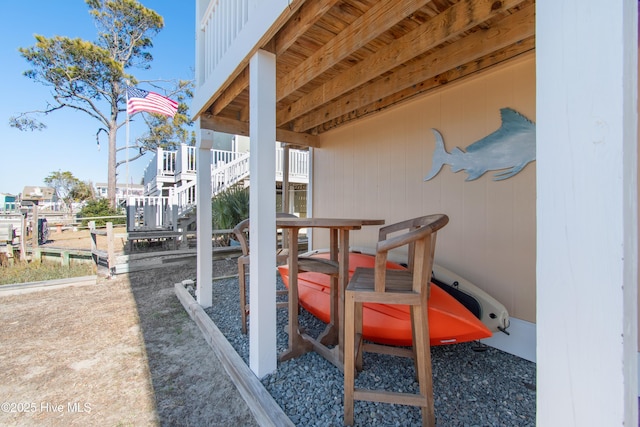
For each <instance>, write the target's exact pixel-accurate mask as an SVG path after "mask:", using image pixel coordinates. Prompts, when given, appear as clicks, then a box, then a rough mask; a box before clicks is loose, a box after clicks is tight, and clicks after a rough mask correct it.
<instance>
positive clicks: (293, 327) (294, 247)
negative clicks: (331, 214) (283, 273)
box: [279, 228, 312, 362]
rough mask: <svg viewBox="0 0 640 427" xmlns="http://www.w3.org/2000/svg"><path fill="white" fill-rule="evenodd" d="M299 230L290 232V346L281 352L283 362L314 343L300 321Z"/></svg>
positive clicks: (303, 351) (307, 349)
mask: <svg viewBox="0 0 640 427" xmlns="http://www.w3.org/2000/svg"><path fill="white" fill-rule="evenodd" d="M298 231H299V230H298V229H297V228H292V229H291V230H290V232H289V260H288V262H289V301H288V303H289V322H288V331H289V346H288V348H287V349H286V350H285V351H284V352H283V353H281V354H280V356H279V360H280V361H281V362H283V361H285V360H289V359H291V358H293V357H298V356H300V355H302V354H304V353H307V352H308V351H310V350H311V349H312V345H311V344H310V343H309V342H308V341H306V340H304V339H303V337H302V335H301V334H300V330H299V323H298Z"/></svg>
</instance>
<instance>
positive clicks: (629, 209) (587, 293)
mask: <svg viewBox="0 0 640 427" xmlns="http://www.w3.org/2000/svg"><path fill="white" fill-rule="evenodd" d="M352 3H353V2H351V1H348V0H317V1H313V0H307V1H290V0H196V10H197V21H196V28H197V32H196V44H197V46H196V52H198V56H197V58H196V89H195V96H194V99H193V103H192V112H193V114H194V116H195V118H196V119H197V123H199V126H200V128H201V129H203V131H202V132H201V134H200V135H199V139H198V144H197V150H198V152H199V153H206V152H207V151H208V150H210V149H211V148H212V147H213V145H214V144H215V139H216V138H215V136H213V135H212V134H213V132H211V131H214V130H215V131H217V132H226V133H233V134H241V135H249V134H251V141H250V145H251V153H252V156H253V159H252V163H251V176H252V179H254V178H255V179H256V181H257V183H258V185H256V188H252V199H251V200H252V207H251V214H252V217H251V218H252V219H251V222H252V225H253V224H254V222H255V223H256V224H258V223H259V225H257V226H256V229H259V230H260V232H261V233H275V216H274V217H271V212H272V211H273V212H275V206H274V202H273V199H274V198H273V197H271V194H270V190H269V188H268V187H263V186H260V183H261V182H263V181H264V182H268V180H269V179H270V176H271V174H272V171H273V167H274V165H273V161H274V160H273V159H274V156H273V148H272V147H273V146H274V144H273V143H274V142H275V141H276V140H277V141H282V142H286V143H289V144H294V145H299V146H307V147H310V151H311V170H312V172H311V175H310V194H311V196H310V197H311V198H310V201H309V202H310V206H311V210H310V211H309V212H308V216H316V217H323V216H331V217H349V216H354V217H363V216H366V217H371V218H384V219H385V220H386V222H387V223H393V222H396V221H399V220H401V219H405V218H409V217H413V216H418V215H423V214H428V213H436V212H442V213H446V214H447V215H449V217H450V219H451V222H450V224H449V225H448V226H447V227H446V228H445V229H444V230H443V231H442V232H441V234H440V235H439V237H438V239H439V240H438V248H437V251H436V262H438V263H439V264H442V265H443V266H445V267H447V268H449V269H450V270H453V271H455V272H457V273H459V274H460V275H461V276H463V277H465V278H468V279H469V280H471V281H472V282H474V283H476V284H477V285H479V286H480V287H482V288H483V289H485V290H486V291H487V292H489V293H490V294H491V295H493V296H494V297H495V298H497V299H498V300H500V301H501V302H502V303H504V304H505V305H506V307H507V309H508V310H509V312H510V314H511V316H512V317H513V325H512V328H511V335H510V336H509V337H504V336H501V337H496V338H495V339H492V340H490V341H489V344H491V345H495V346H497V347H499V348H502V349H504V350H506V351H510V352H513V353H514V354H517V355H520V356H522V357H526V358H528V359H530V360H534V361H536V362H537V369H538V378H537V408H538V409H537V417H538V418H537V423H538V425H633V424H634V423H637V394H638V378H637V375H638V353H637V350H638V345H637V341H638V336H637V335H638V316H637V306H638V302H637V298H638V292H637V289H638V274H637V261H638V250H637V241H638V215H637V199H638V187H639V186H638V182H637V179H638V178H637V159H638V134H637V121H638V117H637V114H638V110H637V98H638V94H637V90H638V73H637V69H638V66H637V58H638V42H637V37H638V31H637V14H638V11H637V9H638V4H637V1H636V0H624V1H621V2H609V3H606V4H605V3H603V2H601V1H596V0H585V1H581V2H570V3H562V5H560V4H558V3H557V2H538V3H536V2H534V1H533V0H509V1H503V2H494V1H484V0H461V1H449V2H429V1H423V2H407V1H402V0H389V1H385V2H358V7H355V6H354V5H353V4H352ZM232 6H233V7H232ZM227 21H228V22H227ZM231 23H233V25H231ZM220 28H222V29H223V30H222V31H220ZM216 31H218V32H216ZM222 33H224V34H222ZM216 34H218V35H220V37H218V36H216ZM249 99H251V103H249V102H248V100H249ZM505 107H509V108H512V109H515V110H516V111H518V112H519V113H521V114H522V115H524V116H526V117H527V118H528V119H529V120H531V121H533V122H536V131H535V132H536V137H535V142H536V158H537V160H536V162H535V163H531V164H528V165H527V166H526V167H524V169H522V171H521V172H519V173H517V174H516V175H514V176H512V177H510V178H509V179H506V180H502V181H494V180H493V179H492V178H493V173H495V172H493V171H490V172H488V173H486V174H484V175H483V176H481V177H479V178H478V179H476V180H473V181H465V178H466V177H467V174H465V173H464V172H458V173H454V172H453V171H452V170H451V168H450V167H449V166H446V165H445V167H444V168H443V169H442V170H441V171H440V173H439V174H438V175H437V176H434V177H432V178H431V179H429V180H428V181H424V177H425V176H426V175H427V174H428V172H429V171H430V169H431V167H432V163H433V161H434V154H433V153H434V151H435V150H436V142H435V137H434V134H433V133H432V130H431V129H432V128H434V129H437V130H438V131H439V132H440V133H441V134H442V135H443V139H444V144H445V148H446V150H447V151H448V152H450V153H451V152H452V150H453V149H454V147H460V148H462V149H463V150H464V149H465V148H467V147H468V146H469V145H471V144H472V143H474V142H476V141H478V140H480V139H482V138H484V137H485V136H487V135H489V134H491V133H492V132H494V131H495V130H497V129H498V128H499V127H500V126H501V119H500V110H501V109H502V108H505ZM249 118H250V119H249ZM203 155H204V154H203ZM456 155H459V156H462V155H463V152H462V151H461V152H456ZM493 158H495V156H494V157H493ZM513 166H514V167H515V166H522V165H513ZM469 168H470V166H469ZM197 174H198V176H199V179H200V178H202V179H203V180H206V179H207V178H208V174H210V169H209V170H208V169H207V168H204V167H198V169H197ZM254 191H255V192H254ZM207 196H208V194H205V193H204V192H203V193H202V194H200V193H199V194H198V197H199V198H202V200H205V199H204V198H205V197H207ZM254 204H255V206H254ZM198 208H199V209H198V221H199V223H198V233H199V235H201V236H204V237H206V236H208V235H210V231H211V230H210V225H208V224H207V222H209V223H210V215H211V212H210V206H207V205H206V204H204V203H202V204H199V205H198ZM256 212H260V213H261V216H260V217H258V214H257V213H256ZM253 215H256V217H254V216H253ZM274 215H275V214H274ZM254 220H255V221H254ZM352 236H353V237H352V241H351V244H352V245H353V246H365V247H371V246H373V245H374V244H375V241H376V238H377V236H376V230H375V229H373V228H371V229H363V230H361V231H359V232H357V233H352ZM312 244H313V246H314V248H319V247H323V246H326V245H327V239H326V236H325V235H323V234H320V233H314V235H313V240H312ZM207 246H208V245H203V246H202V247H199V248H198V251H199V252H198V278H197V280H198V302H199V303H200V304H202V305H203V306H209V305H211V304H212V301H211V293H210V287H211V280H210V274H209V273H210V259H211V253H210V250H211V248H208V247H207ZM273 259H274V257H272V256H271V257H267V260H262V259H261V258H260V254H255V253H253V252H252V261H251V265H252V268H253V266H254V265H256V263H258V264H260V265H264V264H263V263H272V262H273ZM256 268H258V267H256ZM256 271H257V270H256ZM264 271H268V270H264ZM258 281H260V286H268V287H275V283H274V279H273V278H270V277H266V276H265V277H259V278H257V280H255V278H254V281H253V282H252V284H251V286H252V287H253V286H258ZM266 303H268V302H266ZM266 303H265V304H266ZM272 320H273V319H270V318H266V319H262V318H261V319H259V321H258V322H252V323H251V327H252V328H255V329H252V331H254V332H260V331H259V330H258V328H264V330H265V332H267V335H269V334H270V333H271V331H270V330H269V328H272V327H273V328H275V321H272ZM256 335H258V334H255V333H253V334H251V339H252V340H253V339H254V337H255V336H256ZM253 344H254V341H252V346H251V352H252V357H251V358H250V359H251V368H252V369H253V370H254V372H256V374H257V375H258V376H264V375H266V374H267V373H269V372H270V371H272V370H273V369H275V368H276V355H275V343H274V344H273V345H274V347H270V346H269V345H266V344H264V343H262V342H261V344H260V345H253ZM256 354H257V356H256ZM254 356H255V357H254Z"/></svg>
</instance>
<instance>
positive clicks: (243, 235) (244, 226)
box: [233, 212, 297, 256]
mask: <svg viewBox="0 0 640 427" xmlns="http://www.w3.org/2000/svg"><path fill="white" fill-rule="evenodd" d="M276 218H297V216H296V215H294V214H290V213H285V212H277V213H276ZM233 234H235V235H236V240H238V242H239V243H240V247H241V248H242V255H243V256H247V255H249V238H248V236H249V218H247V219H245V220H242V221H240V222H239V223H238V224H236V226H235V227H234V228H233Z"/></svg>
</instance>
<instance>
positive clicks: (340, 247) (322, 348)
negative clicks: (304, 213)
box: [276, 218, 384, 370]
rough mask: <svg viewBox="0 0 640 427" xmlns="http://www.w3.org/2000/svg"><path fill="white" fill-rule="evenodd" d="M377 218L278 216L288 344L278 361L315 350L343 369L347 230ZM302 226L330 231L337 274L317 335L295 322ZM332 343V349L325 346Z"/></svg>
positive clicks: (377, 221) (347, 279)
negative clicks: (284, 233) (285, 250)
mask: <svg viewBox="0 0 640 427" xmlns="http://www.w3.org/2000/svg"><path fill="white" fill-rule="evenodd" d="M383 224H384V220H380V219H355V218H277V219H276V226H277V227H278V228H282V229H287V230H289V233H288V234H289V323H288V331H289V346H288V348H287V350H285V351H284V352H283V353H282V354H281V355H280V361H284V360H288V359H291V358H293V357H297V356H300V355H302V354H304V353H307V352H308V351H311V350H315V351H316V352H318V353H319V354H320V355H322V356H323V357H324V358H326V359H327V360H329V361H330V362H331V363H333V364H334V365H336V366H337V367H338V368H339V369H340V370H343V369H344V366H343V361H344V328H343V327H342V326H341V321H342V319H343V318H344V291H345V289H346V287H347V284H348V282H349V231H351V230H359V229H360V228H361V227H362V226H364V225H383ZM301 228H326V229H328V230H329V233H330V243H329V252H330V259H331V260H332V261H334V262H337V264H338V276H337V277H332V279H331V294H330V295H331V296H330V301H331V313H330V322H329V324H328V325H327V327H326V329H325V330H324V332H323V333H322V334H320V336H319V337H318V338H313V337H311V336H309V335H308V334H306V333H304V332H302V331H300V329H299V325H298V234H299V231H300V229H301ZM330 345H333V346H334V347H333V348H329V347H327V346H330Z"/></svg>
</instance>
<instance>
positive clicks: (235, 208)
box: [211, 186, 249, 246]
mask: <svg viewBox="0 0 640 427" xmlns="http://www.w3.org/2000/svg"><path fill="white" fill-rule="evenodd" d="M211 210H212V222H213V229H214V230H226V229H231V228H233V227H235V226H236V224H237V223H239V222H240V221H242V220H243V219H246V218H249V188H243V187H239V186H236V187H231V188H229V189H228V190H225V191H223V192H222V193H220V194H218V195H217V196H216V197H214V198H213V199H212V200H211ZM222 240H223V241H222V242H220V243H221V245H223V246H226V245H228V244H229V241H228V237H224V238H222Z"/></svg>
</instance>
